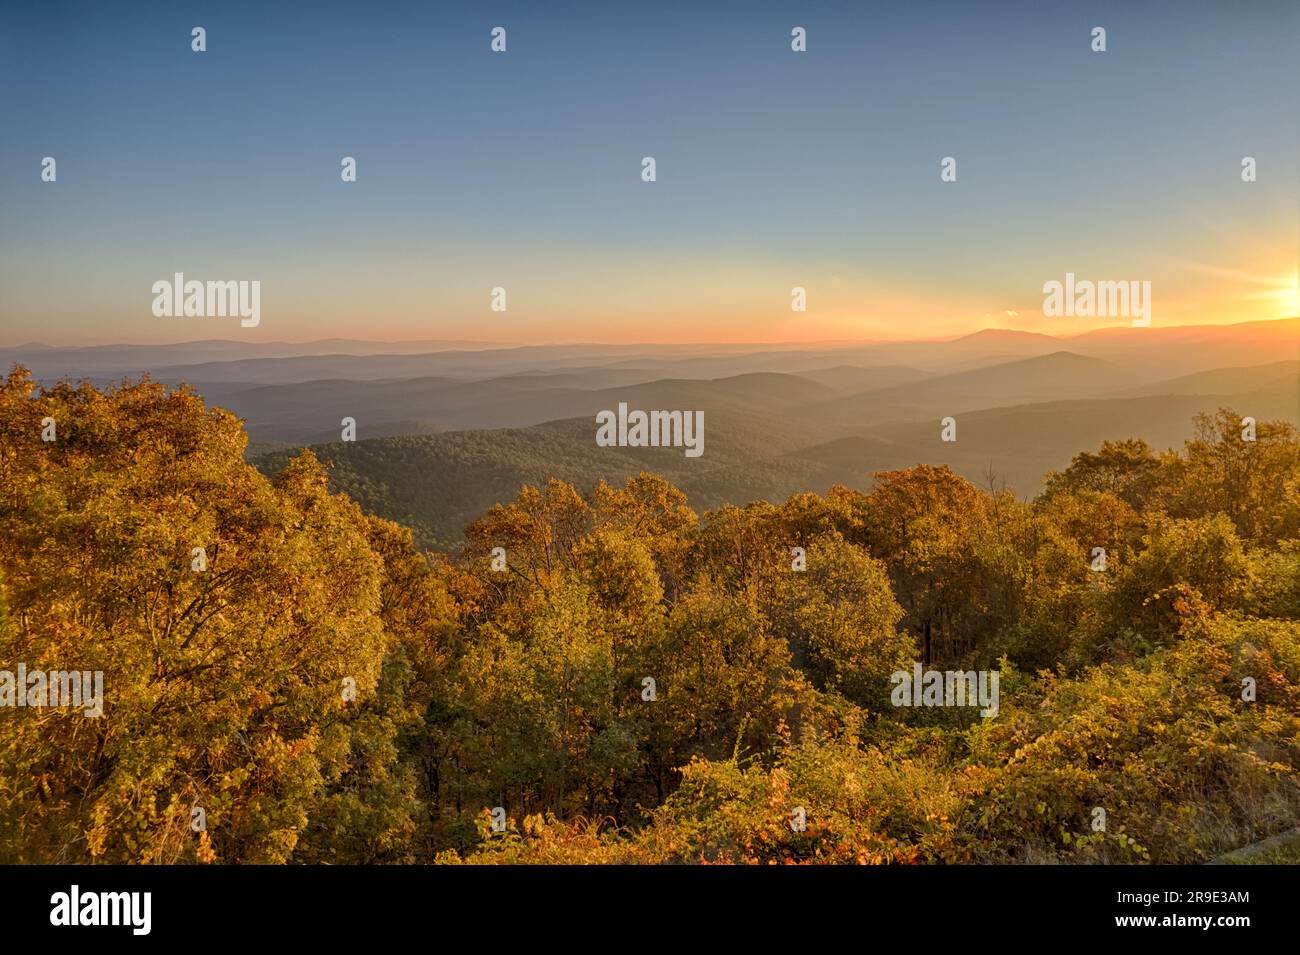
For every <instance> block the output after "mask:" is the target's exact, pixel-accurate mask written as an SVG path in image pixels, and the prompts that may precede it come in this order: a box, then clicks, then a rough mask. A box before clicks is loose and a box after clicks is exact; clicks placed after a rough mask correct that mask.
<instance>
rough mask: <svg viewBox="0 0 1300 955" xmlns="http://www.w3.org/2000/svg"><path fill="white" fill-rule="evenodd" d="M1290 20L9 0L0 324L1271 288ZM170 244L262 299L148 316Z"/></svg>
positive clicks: (1018, 299) (1043, 323)
mask: <svg viewBox="0 0 1300 955" xmlns="http://www.w3.org/2000/svg"><path fill="white" fill-rule="evenodd" d="M56 6H57V8H58V9H53V8H54V7H56ZM195 26H202V27H204V28H205V30H206V31H207V37H206V40H207V51H206V52H203V53H196V52H194V51H192V49H191V29H192V28H193V27H195ZM496 26H501V27H504V28H505V30H506V42H507V50H506V52H505V53H494V52H492V50H491V49H490V42H491V36H490V31H491V30H492V28H493V27H496ZM796 26H802V27H804V28H805V29H806V31H807V51H806V52H803V53H796V52H794V51H792V50H791V30H792V28H794V27H796ZM1097 26H1101V27H1104V28H1105V29H1106V45H1107V49H1106V52H1104V53H1096V52H1093V50H1092V49H1091V44H1092V42H1093V41H1092V30H1093V28H1094V27H1097ZM1297 49H1300V4H1297V3H1295V2H1294V0H1278V2H1271V0H1258V2H1251V3H1228V2H1223V3H1198V2H1177V3H1165V2H1160V0H1151V2H1143V3H1141V4H1135V3H1131V2H1121V3H1076V2H1053V3H1041V2H1026V3H1017V2H986V3H971V2H956V3H942V2H917V3H908V4H899V3H892V2H891V3H863V2H853V3H810V4H809V3H805V4H794V3H762V2H758V3H755V2H748V3H708V4H703V3H697V2H681V3H678V2H660V3H644V2H643V3H622V2H601V3H564V2H558V0H557V2H547V3H545V4H540V3H520V4H510V3H489V2H478V3H464V4H453V3H429V2H421V3H392V4H385V3H378V2H376V3H334V2H317V3H311V4H307V3H301V4H275V5H272V4H268V3H242V2H236V0H223V2H220V3H217V2H212V3H186V2H166V3H131V4H123V3H109V4H106V3H102V2H95V3H85V4H77V3H68V4H57V5H54V4H40V5H37V4H22V5H20V4H5V5H3V6H2V7H0V90H2V91H3V95H0V344H9V345H12V344H18V343H23V342H30V341H40V342H45V343H47V344H53V345H83V344H101V343H109V342H172V341H182V340H194V339H206V338H229V339H242V340H249V341H309V340H314V339H322V338H333V337H346V338H366V339H372V340H373V339H383V340H398V339H434V338H436V339H473V340H480V341H502V342H505V341H508V342H525V343H554V342H650V341H654V342H692V341H709V342H718V341H746V342H749V341H753V342H770V341H821V340H875V339H905V338H917V337H950V336H955V335H959V334H965V333H969V332H971V331H975V330H978V329H980V328H985V327H998V328H1020V329H1025V330H1031V331H1039V332H1047V333H1050V334H1071V333H1076V332H1082V331H1087V330H1089V329H1090V328H1094V327H1100V326H1104V325H1116V324H1126V322H1125V320H1123V319H1120V320H1119V321H1117V320H1116V319H1115V318H1110V317H1095V316H1091V317H1090V316H1048V315H1045V314H1044V308H1043V303H1044V298H1045V296H1044V291H1043V286H1044V283H1047V282H1050V281H1064V279H1065V275H1066V273H1074V274H1075V275H1076V277H1078V278H1079V279H1088V280H1095V281H1134V280H1136V281H1149V282H1150V283H1151V320H1152V324H1156V325H1173V324H1201V323H1226V322H1240V321H1249V320H1256V319H1268V318H1282V317H1289V316H1293V315H1295V314H1297V312H1300V302H1298V299H1300V289H1298V288H1297V263H1298V261H1300V107H1298V106H1297V104H1298V103H1300V66H1298V65H1297V62H1298V60H1297V54H1296V50H1297ZM47 156H50V157H54V158H55V160H56V162H57V180H56V181H55V182H42V181H41V163H42V159H43V158H44V157H47ZM345 156H351V157H354V158H355V159H356V162H357V181H356V182H349V183H345V182H343V181H342V179H341V177H340V168H341V167H340V163H341V160H342V158H343V157H345ZM646 156H652V157H654V159H655V162H656V175H657V178H656V181H655V182H643V181H642V176H641V173H642V158H643V157H646ZM949 156H950V157H953V158H954V159H955V160H956V170H957V179H956V181H955V182H943V181H941V179H940V162H941V160H942V159H943V158H944V157H949ZM1246 156H1251V157H1254V158H1255V160H1256V164H1257V166H1256V168H1257V181H1255V182H1251V183H1245V182H1242V179H1241V162H1242V158H1243V157H1246ZM176 272H181V273H183V274H184V275H185V276H186V278H187V279H197V280H200V281H203V280H222V281H226V280H236V281H238V280H247V281H252V280H256V281H259V282H260V283H261V315H260V323H259V324H258V325H257V327H255V328H242V327H240V324H239V322H238V320H237V319H234V320H232V319H227V318H215V317H214V318H200V317H189V318H160V317H157V316H155V315H154V314H153V311H152V308H151V306H152V303H153V299H154V296H153V292H152V286H153V284H154V283H155V282H157V281H159V280H170V279H171V277H172V276H173V274H174V273H176ZM795 286H800V287H803V288H805V289H806V290H807V292H806V294H807V310H806V311H803V312H795V311H792V309H791V289H792V288H794V287H795ZM494 287H502V288H505V289H506V293H507V309H506V311H505V312H494V311H492V309H491V308H490V304H491V292H492V289H493V288H494Z"/></svg>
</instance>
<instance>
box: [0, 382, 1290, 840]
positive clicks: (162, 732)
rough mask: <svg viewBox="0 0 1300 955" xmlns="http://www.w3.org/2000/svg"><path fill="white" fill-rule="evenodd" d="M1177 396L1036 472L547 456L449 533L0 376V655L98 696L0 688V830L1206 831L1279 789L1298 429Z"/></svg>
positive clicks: (103, 406) (572, 834) (312, 833)
mask: <svg viewBox="0 0 1300 955" xmlns="http://www.w3.org/2000/svg"><path fill="white" fill-rule="evenodd" d="M51 422H53V424H52V425H51ZM1196 427H1197V435H1196V437H1195V438H1194V439H1192V440H1190V441H1188V442H1187V443H1186V444H1185V446H1184V447H1183V448H1181V449H1179V450H1165V451H1160V450H1157V449H1153V448H1151V447H1149V446H1148V445H1147V444H1146V443H1145V442H1143V441H1141V440H1133V439H1127V438H1125V436H1123V435H1117V436H1116V438H1115V440H1113V441H1108V442H1105V443H1104V444H1102V446H1101V447H1100V448H1097V449H1093V450H1083V449H1081V450H1080V451H1079V453H1078V454H1076V455H1075V457H1074V459H1073V461H1072V462H1071V463H1070V464H1069V466H1068V467H1066V468H1064V469H1063V470H1062V471H1060V472H1058V473H1054V474H1051V475H1049V476H1048V479H1047V481H1046V484H1045V490H1044V491H1043V492H1042V493H1041V494H1040V495H1038V496H1037V497H1036V498H1034V499H1032V500H1020V499H1017V498H1016V497H1015V496H1014V495H1012V494H1011V493H1009V492H1007V491H1005V490H998V489H996V488H992V489H989V488H980V487H977V486H975V485H974V484H972V483H971V482H969V481H967V480H966V479H965V478H963V477H961V476H959V475H957V474H956V473H954V472H953V471H951V470H949V469H948V468H946V467H932V466H928V465H924V464H921V465H917V466H916V467H911V468H907V469H902V470H893V471H884V472H879V473H877V474H874V475H865V474H864V475H863V484H864V485H866V486H867V487H866V488H865V489H862V490H859V489H852V488H848V487H841V486H837V487H834V488H832V489H831V490H830V491H829V492H828V493H826V494H825V495H820V494H812V493H807V494H799V495H796V496H793V497H790V498H789V499H787V500H785V501H784V502H781V503H769V502H766V501H758V502H753V503H749V504H746V505H744V506H723V507H720V508H718V509H716V510H712V511H709V512H707V513H703V514H699V513H697V512H696V511H695V510H693V509H692V508H691V507H690V506H688V501H687V498H686V496H685V494H683V493H682V492H681V491H680V490H678V489H677V488H675V487H674V486H673V485H671V484H670V483H668V482H667V481H666V480H664V479H663V478H661V477H658V476H656V475H654V474H651V473H642V474H640V475H639V476H636V477H634V478H632V479H631V480H628V481H627V482H626V483H625V484H624V485H622V486H617V487H616V486H609V485H607V484H606V483H604V482H601V483H599V484H597V485H596V486H595V487H594V488H593V489H591V490H586V491H584V490H581V489H579V488H577V487H575V486H574V485H572V484H569V483H565V482H562V481H558V480H553V481H550V482H549V483H546V484H545V485H543V486H525V487H524V488H522V489H521V490H520V491H519V492H518V494H517V495H516V496H515V497H514V498H513V499H512V500H509V501H507V502H505V503H502V504H499V505H498V506H496V507H493V508H492V509H490V510H489V511H488V512H487V513H485V514H482V515H480V516H478V517H477V519H475V520H474V521H473V522H472V523H470V524H469V525H468V527H467V528H466V530H465V545H464V547H463V549H462V550H461V551H460V552H458V553H456V554H454V555H452V554H441V553H435V552H429V551H422V550H421V549H419V548H417V547H416V546H415V544H414V543H413V538H412V534H411V532H410V531H409V530H408V529H406V528H404V527H402V526H399V525H398V524H395V523H393V522H390V521H387V520H384V519H381V518H379V517H376V516H373V515H369V514H366V513H364V512H363V511H362V510H361V508H360V507H359V506H358V505H357V504H355V503H354V502H352V501H351V500H349V499H348V498H347V497H345V496H344V495H342V494H339V493H333V492H332V491H331V488H330V483H329V476H328V473H327V471H326V469H325V468H324V467H323V466H322V465H321V463H320V462H318V461H317V460H316V459H315V458H314V457H313V456H312V455H311V453H310V452H302V453H300V454H298V455H297V456H295V457H293V458H292V459H290V460H288V461H287V463H286V464H285V465H284V466H283V468H281V469H280V470H279V471H278V473H277V474H276V475H275V476H274V477H273V478H267V477H265V476H264V475H262V474H261V473H259V472H258V471H257V470H256V469H255V468H254V467H252V466H251V465H249V464H248V463H246V462H245V458H244V451H245V446H246V443H247V439H246V436H245V434H244V431H243V429H242V426H241V423H240V421H239V420H238V419H237V418H236V417H234V416H233V415H231V414H230V413H228V412H226V411H223V410H221V409H218V408H210V407H207V406H205V404H204V402H203V401H202V399H201V398H200V397H199V396H198V395H197V394H195V393H194V392H193V391H191V390H189V389H186V388H179V389H168V388H167V387H164V386H163V385H161V384H157V383H154V382H151V381H149V380H147V379H144V380H140V381H126V382H123V383H122V384H121V385H119V386H116V387H107V388H103V389H98V388H95V387H93V386H91V385H90V384H88V383H81V384H72V383H68V382H64V383H60V384H58V385H55V386H52V387H49V388H41V387H39V386H38V385H37V384H36V383H35V382H34V381H33V380H32V378H31V376H30V375H29V374H27V373H26V372H25V371H24V370H22V369H21V368H16V369H15V370H14V371H13V372H12V373H11V374H10V375H9V376H8V377H7V379H6V380H5V381H4V383H3V387H2V388H0V670H7V671H13V670H14V669H15V668H16V667H17V666H18V665H19V664H20V663H21V664H23V665H24V666H25V667H26V669H27V670H29V671H34V670H38V669H39V670H47V671H62V670H77V671H96V672H102V674H103V685H104V688H105V694H104V706H103V714H102V716H98V717H90V718H88V717H86V716H85V715H83V713H81V712H79V711H75V710H72V709H68V708H56V707H48V708H35V707H27V708H18V707H15V706H12V705H8V706H3V707H0V862H5V863H13V862H22V863H60V862H77V863H89V862H108V863H144V862H155V863H176V862H207V863H315V862H330V863H428V862H445V863H455V862H475V863H485V862H532V863H546V862H566V863H576V862H645V863H663V862H676V863H700V862H709V863H715V862H751V863H772V862H776V863H789V862H827V863H840V862H862V863H921V862H1051V861H1060V862H1097V861H1101V862H1166V863H1167V862H1198V861H1205V860H1207V859H1209V858H1212V857H1214V856H1216V855H1218V854H1220V853H1222V852H1225V851H1227V850H1229V849H1232V848H1235V847H1237V846H1239V845H1241V844H1244V843H1246V842H1249V841H1252V840H1255V839H1259V838H1263V837H1264V836H1267V835H1269V834H1271V833H1273V832H1277V831H1279V830H1282V829H1285V828H1289V827H1292V826H1294V825H1296V822H1297V819H1298V818H1300V435H1297V432H1296V429H1295V428H1294V427H1292V426H1291V425H1288V424H1286V423H1282V422H1268V421H1260V422H1258V424H1257V426H1256V427H1255V428H1254V431H1253V433H1252V434H1251V436H1250V439H1249V440H1248V439H1247V438H1246V437H1245V435H1244V432H1243V427H1242V417H1241V414H1239V413H1238V411H1237V410H1233V409H1222V410H1220V411H1219V412H1218V413H1217V414H1215V415H1210V416H1203V417H1201V418H1199V419H1198V420H1197V422H1196ZM1099 553H1100V555H1101V557H1102V558H1103V559H1102V560H1101V563H1100V565H1099V562H1098V555H1099ZM917 665H919V666H921V667H924V668H927V669H929V668H937V669H940V670H946V671H978V672H996V673H997V674H998V675H999V678H1000V679H999V685H1000V702H999V706H998V707H997V711H996V713H994V714H993V715H989V716H983V715H981V714H980V713H979V711H977V710H976V709H973V708H970V707H962V706H938V707H906V706H898V705H896V704H895V702H894V701H893V700H892V699H891V691H893V689H894V686H893V680H894V675H895V674H897V673H899V672H910V671H912V670H913V668H914V667H916V666H917ZM647 681H649V682H647ZM0 702H2V701H0ZM196 810H198V811H197V812H196ZM1099 811H1100V814H1099ZM196 820H197V821H196ZM792 820H793V821H792ZM1098 820H1101V821H1102V822H1101V825H1100V826H1099V825H1098Z"/></svg>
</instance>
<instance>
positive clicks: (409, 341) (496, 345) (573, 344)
mask: <svg viewBox="0 0 1300 955" xmlns="http://www.w3.org/2000/svg"><path fill="white" fill-rule="evenodd" d="M1297 320H1300V315H1291V316H1287V317H1283V318H1261V319H1249V320H1247V321H1242V322H1188V323H1184V324H1176V325H1154V326H1146V327H1145V328H1141V329H1139V328H1135V327H1134V326H1131V325H1102V326H1099V327H1097V328H1092V329H1088V330H1087V331H1082V332H1073V333H1071V334H1068V335H1053V334H1051V333H1049V332H1036V331H1029V330H1027V329H1021V328H1008V327H1005V326H993V325H990V326H985V327H982V328H978V329H976V330H974V331H971V332H966V333H964V334H960V335H951V336H948V335H945V336H932V337H916V338H827V339H805V340H792V339H776V340H767V341H741V340H735V341H699V342H666V341H636V342H601V341H548V342H520V341H503V342H494V341H488V340H482V339H464V338H394V339H383V338H347V337H342V336H332V337H329V338H309V339H304V340H301V341H291V340H280V339H277V340H275V341H265V342H263V341H248V340H241V339H237V338H195V339H187V340H183V341H167V342H123V341H108V342H100V343H97V344H81V345H49V344H46V343H45V342H40V341H30V340H29V341H25V342H22V343H20V344H14V345H0V350H3V351H23V350H28V349H45V350H48V351H67V350H72V349H100V348H175V347H178V346H181V345H245V346H260V347H272V346H277V345H287V346H304V345H320V344H327V343H330V342H351V343H356V344H363V345H414V344H423V343H428V344H441V345H447V346H476V347H475V348H473V349H468V350H488V349H520V348H590V347H600V348H647V347H653V348H665V347H669V348H692V347H693V348H708V347H713V346H726V347H729V348H735V347H738V346H755V347H773V346H781V345H789V346H799V347H803V348H808V347H814V346H836V347H851V346H855V345H857V346H862V345H897V344H925V343H943V342H956V341H961V340H962V339H966V338H973V337H975V336H976V335H982V334H986V333H989V332H1003V333H1009V334H1014V335H1023V336H1028V337H1033V338H1050V339H1054V340H1057V341H1070V340H1072V339H1075V338H1082V337H1083V336H1085V335H1095V334H1096V333H1098V332H1106V331H1130V330H1132V331H1151V330H1154V329H1174V328H1215V329H1223V328H1236V327H1239V326H1243V325H1272V324H1279V323H1285V322H1294V321H1297ZM444 350H447V351H458V350H466V349H459V348H454V347H453V348H447V349H444Z"/></svg>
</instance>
